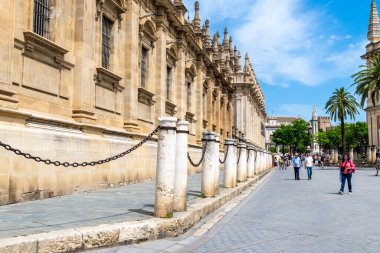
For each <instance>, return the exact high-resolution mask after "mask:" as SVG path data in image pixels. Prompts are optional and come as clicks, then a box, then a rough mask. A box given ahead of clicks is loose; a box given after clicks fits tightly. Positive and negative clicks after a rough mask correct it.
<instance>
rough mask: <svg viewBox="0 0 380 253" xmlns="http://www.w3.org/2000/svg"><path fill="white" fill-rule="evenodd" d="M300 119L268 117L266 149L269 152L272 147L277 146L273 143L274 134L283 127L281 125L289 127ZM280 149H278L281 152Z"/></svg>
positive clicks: (266, 123)
mask: <svg viewBox="0 0 380 253" xmlns="http://www.w3.org/2000/svg"><path fill="white" fill-rule="evenodd" d="M296 119H300V117H285V116H268V117H267V118H266V122H265V147H266V149H267V150H269V148H270V147H274V146H276V144H275V143H274V142H273V140H272V137H273V133H274V132H275V131H276V130H277V129H279V128H280V127H281V125H289V124H291V123H292V122H293V121H295V120H296ZM279 150H280V147H277V152H279Z"/></svg>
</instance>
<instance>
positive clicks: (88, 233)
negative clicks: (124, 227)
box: [78, 225, 119, 249]
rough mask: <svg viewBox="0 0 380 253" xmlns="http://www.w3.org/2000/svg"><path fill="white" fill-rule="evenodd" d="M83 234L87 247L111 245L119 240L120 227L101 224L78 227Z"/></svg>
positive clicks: (85, 246) (84, 245) (84, 244)
mask: <svg viewBox="0 0 380 253" xmlns="http://www.w3.org/2000/svg"><path fill="white" fill-rule="evenodd" d="M78 231H80V232H81V233H82V236H83V247H84V248H85V249H91V248H97V247H103V246H110V245H113V244H115V243H117V242H118V239H119V227H118V226H117V225H101V226H96V227H91V228H83V229H78Z"/></svg>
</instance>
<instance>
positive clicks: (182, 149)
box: [174, 121, 189, 211]
mask: <svg viewBox="0 0 380 253" xmlns="http://www.w3.org/2000/svg"><path fill="white" fill-rule="evenodd" d="M188 134H189V122H187V121H179V122H178V123H177V137H176V138H177V140H176V153H175V183H174V210H175V211H185V210H186V193H187V144H188Z"/></svg>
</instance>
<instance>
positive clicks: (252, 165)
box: [247, 145, 255, 178]
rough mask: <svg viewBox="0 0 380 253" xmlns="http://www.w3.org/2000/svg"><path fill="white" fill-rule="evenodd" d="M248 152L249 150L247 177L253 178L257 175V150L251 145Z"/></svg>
mask: <svg viewBox="0 0 380 253" xmlns="http://www.w3.org/2000/svg"><path fill="white" fill-rule="evenodd" d="M247 152H248V162H247V166H248V170H247V177H249V178H253V177H254V176H255V152H254V151H253V147H252V146H251V145H249V146H248V148H247Z"/></svg>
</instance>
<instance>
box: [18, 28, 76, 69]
mask: <svg viewBox="0 0 380 253" xmlns="http://www.w3.org/2000/svg"><path fill="white" fill-rule="evenodd" d="M24 39H25V42H24V52H23V54H24V55H25V56H28V57H30V58H32V59H35V60H37V61H40V62H43V63H46V64H48V65H50V66H52V67H55V68H58V69H61V68H64V69H68V70H70V69H72V68H73V67H74V64H72V63H70V62H67V61H65V60H64V55H65V54H66V53H68V52H69V50H67V49H65V48H63V47H61V46H58V45H57V44H55V43H54V42H52V41H50V40H48V39H46V38H44V37H42V36H40V35H38V34H35V33H34V32H31V31H26V32H24ZM21 44H22V43H20V41H15V46H16V48H20V47H21Z"/></svg>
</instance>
